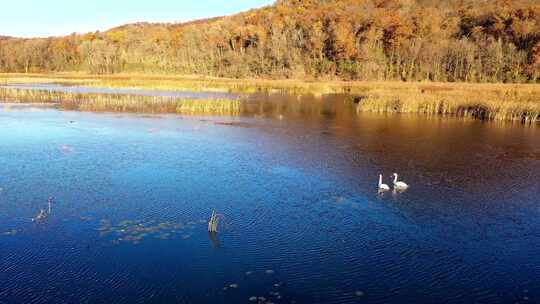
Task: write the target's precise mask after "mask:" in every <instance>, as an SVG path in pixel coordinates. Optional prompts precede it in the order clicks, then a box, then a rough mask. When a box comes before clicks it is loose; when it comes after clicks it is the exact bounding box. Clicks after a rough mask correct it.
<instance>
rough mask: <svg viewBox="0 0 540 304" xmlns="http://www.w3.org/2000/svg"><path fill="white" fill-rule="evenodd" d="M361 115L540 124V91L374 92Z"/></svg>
mask: <svg viewBox="0 0 540 304" xmlns="http://www.w3.org/2000/svg"><path fill="white" fill-rule="evenodd" d="M357 112H375V113H416V114H423V115H454V116H458V117H467V118H474V119H480V120H496V121H519V122H522V123H524V124H535V123H538V122H540V90H539V89H538V88H530V89H524V88H520V87H508V86H470V87H462V88H460V89H455V88H453V87H443V86H435V87H429V86H425V87H421V86H418V87H413V88H409V89H407V90H389V89H374V90H370V91H368V92H367V94H365V95H364V96H363V97H362V98H361V99H360V101H359V103H358V106H357Z"/></svg>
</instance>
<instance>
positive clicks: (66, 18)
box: [0, 0, 274, 37]
mask: <svg viewBox="0 0 540 304" xmlns="http://www.w3.org/2000/svg"><path fill="white" fill-rule="evenodd" d="M273 2H274V0H2V4H1V5H0V35H1V36H13V37H48V36H61V35H69V34H71V33H73V32H77V33H86V32H94V31H96V30H99V31H104V30H107V29H110V28H112V27H115V26H118V25H122V24H126V23H133V22H143V21H147V22H185V21H190V20H195V19H200V18H208V17H216V16H223V15H231V14H234V13H238V12H241V11H245V10H248V9H250V8H257V7H263V6H266V5H270V4H272V3H273Z"/></svg>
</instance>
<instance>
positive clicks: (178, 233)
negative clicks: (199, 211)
mask: <svg viewBox="0 0 540 304" xmlns="http://www.w3.org/2000/svg"><path fill="white" fill-rule="evenodd" d="M195 228H196V227H195V226H192V225H183V224H179V223H174V222H161V223H155V222H154V221H138V220H123V221H120V222H119V223H117V224H116V225H113V224H112V223H111V222H110V221H109V220H107V219H102V220H101V221H100V226H99V227H98V228H97V229H96V230H97V231H99V234H100V236H102V237H108V236H111V237H112V238H113V239H112V243H113V244H120V243H122V242H125V243H132V244H134V245H137V244H140V243H141V242H142V241H143V240H145V239H147V238H149V237H152V238H155V239H160V240H168V239H172V238H175V237H181V239H183V240H186V239H188V238H190V237H191V234H189V233H186V231H185V230H186V229H189V230H192V229H195Z"/></svg>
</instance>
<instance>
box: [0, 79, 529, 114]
mask: <svg viewBox="0 0 540 304" xmlns="http://www.w3.org/2000/svg"><path fill="white" fill-rule="evenodd" d="M0 83H4V84H13V83H60V84H64V85H80V86H90V87H104V88H130V89H145V90H171V91H195V92H197V91H206V92H212V91H213V92H217V91H219V92H230V93H240V94H250V93H255V92H263V93H286V94H291V95H297V96H300V95H311V96H314V97H320V96H322V95H325V94H350V95H351V98H350V99H351V100H350V101H353V102H354V103H351V105H352V106H353V107H355V109H354V111H356V112H358V113H360V112H375V113H416V114H422V115H448V116H450V115H452V116H459V117H467V118H474V119H481V120H497V121H519V122H522V123H525V124H529V125H530V124H536V123H538V122H539V121H540V85H537V84H489V83H486V84H467V83H431V82H415V83H404V82H342V81H300V80H266V79H229V78H212V77H199V76H159V75H138V74H119V75H107V76H95V75H87V74H77V73H64V74H52V75H50V74H0ZM14 90H15V89H8V88H4V89H1V90H0V98H2V99H4V100H8V101H17V100H18V101H23V102H42V103H43V102H57V103H60V104H61V105H62V106H63V107H65V108H71V109H80V110H92V111H119V112H120V111H122V112H152V113H185V114H220V115H238V114H244V113H245V112H246V111H253V106H251V107H250V109H249V110H248V109H247V106H246V105H245V103H244V102H243V99H219V100H202V99H201V100H199V99H179V98H173V97H148V96H133V95H123V94H122V95H121V94H118V95H107V94H72V93H58V92H51V91H46V90H39V91H30V90H22V89H21V90H17V91H14ZM354 96H356V97H354ZM290 106H291V107H294V105H290ZM261 112H264V111H263V110H261ZM248 114H253V113H248ZM256 114H257V113H256ZM258 114H266V113H258Z"/></svg>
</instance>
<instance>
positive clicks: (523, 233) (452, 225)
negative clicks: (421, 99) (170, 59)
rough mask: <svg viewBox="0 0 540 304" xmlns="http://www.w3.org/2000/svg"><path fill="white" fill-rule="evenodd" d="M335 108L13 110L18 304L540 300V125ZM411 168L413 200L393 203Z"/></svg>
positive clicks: (9, 122)
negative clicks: (185, 112) (397, 182)
mask: <svg viewBox="0 0 540 304" xmlns="http://www.w3.org/2000/svg"><path fill="white" fill-rule="evenodd" d="M332 100H333V99H332V98H329V99H328V100H323V101H320V106H316V105H315V104H313V103H311V104H309V106H298V107H297V108H295V109H292V108H289V110H283V108H282V107H279V106H278V107H277V108H280V109H281V110H280V111H278V112H275V111H274V110H271V111H269V112H271V113H276V115H277V113H281V114H279V115H280V116H279V117H278V116H276V115H269V116H265V117H238V118H223V117H204V118H203V117H193V116H174V115H173V116H169V115H161V116H157V115H152V116H148V115H137V114H94V113H82V112H69V111H59V110H57V109H52V108H43V107H41V108H38V107H32V106H16V105H2V106H0V126H1V127H0V303H203V302H206V303H257V302H259V303H515V302H518V303H534V302H538V301H540V194H539V191H538V189H540V182H539V180H540V134H539V130H538V129H537V128H534V127H531V128H526V127H522V126H520V125H515V126H513V125H499V124H493V123H481V122H477V121H467V120H457V119H427V118H421V117H409V116H373V115H360V116H356V115H351V113H350V112H349V111H347V110H343V111H342V110H340V109H342V108H341V107H340V106H336V102H335V101H332ZM277 104H280V103H279V102H278V103H277ZM282 104H289V103H282ZM300 105H302V103H300ZM304 105H305V103H304ZM289 107H291V106H289ZM310 109H311V110H310ZM332 109H335V110H332ZM393 172H399V173H400V178H403V179H404V180H405V181H406V182H407V183H409V184H410V185H411V188H410V189H409V190H408V191H406V192H404V193H392V192H388V193H385V194H383V195H380V194H378V193H377V189H376V182H377V176H378V174H379V173H382V174H384V175H385V181H386V182H388V183H390V180H389V176H390V175H391V174H392V173H393ZM49 196H53V197H54V200H55V203H54V205H53V210H52V213H51V215H50V216H49V217H48V218H47V219H46V220H45V221H43V222H42V223H32V221H31V218H32V217H34V216H35V215H36V214H37V213H38V211H39V210H40V209H41V208H46V207H47V199H48V197H49ZM212 209H215V210H217V211H218V213H221V214H223V215H224V216H225V219H224V220H223V223H224V224H225V225H224V226H223V227H221V231H220V232H219V233H218V234H217V235H209V234H208V232H207V230H206V223H205V221H206V220H207V219H208V217H209V216H210V213H211V210H212Z"/></svg>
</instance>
